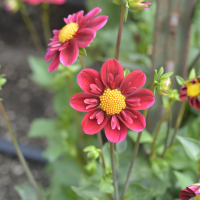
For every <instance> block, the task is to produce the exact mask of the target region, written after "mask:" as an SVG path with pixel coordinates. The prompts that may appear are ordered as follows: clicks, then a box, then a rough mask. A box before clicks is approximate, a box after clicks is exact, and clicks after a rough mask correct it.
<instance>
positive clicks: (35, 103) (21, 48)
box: [0, 0, 81, 200]
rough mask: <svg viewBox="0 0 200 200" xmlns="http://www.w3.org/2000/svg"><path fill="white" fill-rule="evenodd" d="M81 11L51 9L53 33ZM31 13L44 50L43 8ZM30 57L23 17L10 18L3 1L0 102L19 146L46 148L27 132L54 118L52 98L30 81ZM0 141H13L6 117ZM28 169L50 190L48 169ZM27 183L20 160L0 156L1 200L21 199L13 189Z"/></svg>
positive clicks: (31, 49) (0, 124) (40, 166)
mask: <svg viewBox="0 0 200 200" xmlns="http://www.w3.org/2000/svg"><path fill="white" fill-rule="evenodd" d="M73 1H75V0H73ZM80 9H81V7H75V6H73V5H72V4H66V5H63V6H56V5H51V20H50V25H51V28H52V30H53V29H60V28H61V27H62V26H63V25H64V22H63V18H64V17H67V16H68V14H70V13H74V12H77V11H78V10H80ZM28 11H29V14H30V17H31V19H32V20H33V23H34V25H35V27H36V30H37V32H38V33H39V36H40V38H41V39H42V42H43V45H44V49H45V48H46V47H45V42H44V38H43V34H42V27H41V19H40V6H34V7H33V6H28ZM29 55H34V56H38V54H37V52H36V50H35V48H34V46H33V43H32V40H31V37H30V36H29V33H28V31H27V29H26V27H25V25H24V23H23V21H22V18H21V15H20V13H19V12H18V13H16V14H14V15H10V14H8V13H7V12H6V11H5V10H4V8H3V1H2V0H1V1H0V65H1V71H0V74H2V73H4V74H6V78H7V83H6V85H4V86H3V90H2V91H0V98H3V104H4V107H5V109H6V111H7V115H8V118H9V120H10V122H11V125H12V128H13V130H14V132H15V134H16V137H17V140H18V141H19V143H21V144H22V145H31V146H35V147H40V148H45V147H46V145H47V144H46V141H45V140H44V139H32V138H31V139H30V138H29V137H28V136H27V132H28V130H29V127H30V123H31V122H32V121H33V120H34V119H36V118H40V117H44V118H51V117H54V116H55V113H54V111H53V108H52V94H51V93H50V92H49V91H46V90H43V89H41V88H39V87H38V86H37V85H36V84H34V83H33V82H32V81H31V80H30V79H29V76H30V74H31V70H30V68H29V65H28V62H27V57H28V56H29ZM1 139H5V140H7V141H11V138H10V136H9V133H8V131H7V129H6V126H5V122H4V120H3V117H2V115H1V114H0V140H1ZM29 166H30V167H31V170H32V172H33V175H34V176H35V178H36V180H37V181H38V183H39V184H41V185H42V186H43V187H44V188H47V187H48V184H49V181H48V176H47V174H45V171H44V168H45V165H44V164H41V163H37V162H31V161H29ZM25 182H27V178H26V176H25V173H24V170H23V168H22V166H21V165H20V163H19V161H18V159H17V158H16V157H13V156H10V155H8V154H0V200H19V199H20V198H19V196H18V195H17V193H16V191H15V190H14V186H15V185H18V184H23V183H25Z"/></svg>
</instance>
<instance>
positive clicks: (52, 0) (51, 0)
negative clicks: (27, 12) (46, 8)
mask: <svg viewBox="0 0 200 200" xmlns="http://www.w3.org/2000/svg"><path fill="white" fill-rule="evenodd" d="M20 1H25V2H26V3H28V4H31V5H38V4H40V3H48V4H49V3H52V4H58V5H62V4H64V3H65V2H66V0H20Z"/></svg>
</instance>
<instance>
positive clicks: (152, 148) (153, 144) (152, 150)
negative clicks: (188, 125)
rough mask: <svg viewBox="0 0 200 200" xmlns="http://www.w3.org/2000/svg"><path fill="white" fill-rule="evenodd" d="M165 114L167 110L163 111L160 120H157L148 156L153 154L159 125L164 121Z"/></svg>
mask: <svg viewBox="0 0 200 200" xmlns="http://www.w3.org/2000/svg"><path fill="white" fill-rule="evenodd" d="M166 116H167V111H165V113H164V114H163V116H162V117H161V119H160V121H159V122H158V126H157V127H156V132H155V135H154V138H153V142H152V145H151V153H150V157H152V156H153V154H154V148H155V144H156V139H157V136H158V133H159V130H160V127H161V125H162V123H163V122H164V121H165V118H166Z"/></svg>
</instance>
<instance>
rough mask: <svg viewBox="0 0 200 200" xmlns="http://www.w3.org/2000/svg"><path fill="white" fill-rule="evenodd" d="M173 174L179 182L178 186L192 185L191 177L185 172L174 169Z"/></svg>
mask: <svg viewBox="0 0 200 200" xmlns="http://www.w3.org/2000/svg"><path fill="white" fill-rule="evenodd" d="M174 175H175V176H176V179H177V180H178V182H179V184H180V188H186V187H187V186H188V185H192V184H193V183H194V181H193V180H192V178H191V177H190V176H188V175H187V174H185V173H181V172H178V171H174Z"/></svg>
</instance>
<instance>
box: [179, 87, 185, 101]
mask: <svg viewBox="0 0 200 200" xmlns="http://www.w3.org/2000/svg"><path fill="white" fill-rule="evenodd" d="M179 99H180V100H181V101H183V100H185V99H187V87H186V85H184V86H182V87H181V90H180V95H179Z"/></svg>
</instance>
